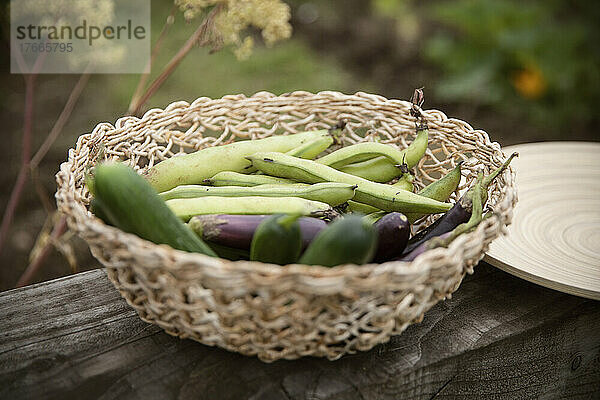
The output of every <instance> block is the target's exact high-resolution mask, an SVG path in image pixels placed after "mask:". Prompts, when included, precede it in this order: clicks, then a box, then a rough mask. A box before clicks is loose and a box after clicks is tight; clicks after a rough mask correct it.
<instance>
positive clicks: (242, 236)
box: [189, 214, 327, 250]
mask: <svg viewBox="0 0 600 400" xmlns="http://www.w3.org/2000/svg"><path fill="white" fill-rule="evenodd" d="M268 217H270V215H228V214H210V215H197V216H195V217H193V218H192V219H191V220H190V222H189V226H190V228H192V230H193V231H194V232H196V233H197V234H198V235H199V236H200V237H202V238H203V239H204V240H206V241H209V242H211V243H217V244H220V245H222V246H227V247H232V248H235V249H244V250H249V249H250V244H251V243H252V236H253V235H254V231H256V228H257V227H258V225H259V224H260V223H261V222H262V221H264V220H265V219H267V218H268ZM298 223H299V224H300V231H301V234H302V248H303V249H305V248H306V247H308V245H309V243H310V242H311V241H312V239H313V238H314V237H315V236H316V235H317V233H319V232H321V230H323V229H324V228H325V227H326V226H327V224H326V223H325V221H323V220H321V219H318V218H311V217H302V218H299V219H298Z"/></svg>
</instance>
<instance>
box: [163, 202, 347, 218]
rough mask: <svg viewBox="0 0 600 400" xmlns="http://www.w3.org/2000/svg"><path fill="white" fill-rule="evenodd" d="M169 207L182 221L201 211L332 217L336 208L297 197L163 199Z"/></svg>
mask: <svg viewBox="0 0 600 400" xmlns="http://www.w3.org/2000/svg"><path fill="white" fill-rule="evenodd" d="M166 203H167V205H168V206H169V208H170V209H171V210H172V211H173V212H174V213H175V215H177V216H178V217H179V218H181V219H182V220H184V221H189V220H190V218H192V217H193V216H195V215H205V214H300V215H305V216H312V217H327V218H333V217H335V216H336V215H337V212H335V211H334V210H333V208H331V206H330V205H329V204H326V203H322V202H320V201H314V200H306V199H301V198H299V197H262V196H248V197H222V196H211V197H197V198H193V199H173V200H167V202H166Z"/></svg>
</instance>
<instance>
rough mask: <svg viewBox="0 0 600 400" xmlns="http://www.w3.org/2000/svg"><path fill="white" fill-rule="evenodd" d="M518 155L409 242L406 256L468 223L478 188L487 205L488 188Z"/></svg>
mask: <svg viewBox="0 0 600 400" xmlns="http://www.w3.org/2000/svg"><path fill="white" fill-rule="evenodd" d="M517 155H518V153H513V154H512V155H511V156H510V157H509V158H508V159H507V160H506V161H505V162H504V164H502V166H501V167H500V168H498V169H496V170H495V171H494V172H492V173H491V174H490V175H489V176H487V177H486V178H483V179H482V180H481V182H478V183H475V185H473V187H471V189H469V190H468V191H467V192H466V193H465V194H464V195H463V196H462V197H461V198H460V200H458V201H457V202H456V204H454V206H453V207H452V209H451V210H449V211H448V212H447V213H445V214H444V215H442V216H441V217H440V218H438V219H437V220H436V221H435V222H434V223H433V224H431V225H429V226H428V227H427V228H425V229H423V230H422V231H420V232H418V233H417V234H416V235H415V236H413V237H412V238H411V239H410V240H409V241H408V246H406V249H405V250H404V254H408V253H410V252H411V251H413V250H414V249H415V248H417V247H418V246H420V245H421V244H423V243H425V242H426V241H428V240H429V239H431V238H433V237H436V236H440V235H441V234H443V233H446V232H450V231H451V230H453V229H454V228H456V227H457V226H458V225H460V224H462V223H464V222H467V221H468V220H469V218H471V212H472V208H473V196H474V192H475V191H476V187H477V186H479V189H478V190H480V191H481V202H482V204H485V202H486V201H487V188H488V186H489V185H490V183H491V182H492V181H493V180H494V179H495V178H496V177H497V176H498V175H499V174H500V173H501V172H502V171H504V170H505V169H506V168H507V167H508V165H509V164H510V162H511V161H512V159H513V158H514V157H516V156H517Z"/></svg>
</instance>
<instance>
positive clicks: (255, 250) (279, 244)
mask: <svg viewBox="0 0 600 400" xmlns="http://www.w3.org/2000/svg"><path fill="white" fill-rule="evenodd" d="M298 218H300V214H287V215H286V214H276V215H272V216H270V217H269V218H267V219H265V220H264V221H262V222H261V223H260V224H259V225H258V227H257V228H256V232H254V236H252V243H251V245H250V260H251V261H261V262H265V263H271V264H279V265H286V264H293V263H295V262H296V261H297V260H298V257H300V252H301V251H302V234H301V232H300V225H299V224H298Z"/></svg>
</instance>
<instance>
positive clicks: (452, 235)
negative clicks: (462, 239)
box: [399, 174, 491, 261]
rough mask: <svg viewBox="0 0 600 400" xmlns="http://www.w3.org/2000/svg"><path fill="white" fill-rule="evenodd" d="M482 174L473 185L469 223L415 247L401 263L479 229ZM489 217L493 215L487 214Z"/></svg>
mask: <svg viewBox="0 0 600 400" xmlns="http://www.w3.org/2000/svg"><path fill="white" fill-rule="evenodd" d="M481 180H482V174H479V176H478V177H477V182H476V183H475V185H473V196H472V200H473V206H472V210H471V217H470V218H469V220H468V221H467V222H463V223H462V224H460V225H458V226H457V227H456V228H454V229H453V230H451V231H450V232H445V233H442V234H441V235H439V236H436V237H433V238H431V239H429V240H427V241H425V242H423V243H421V244H420V245H419V246H417V247H415V248H414V249H413V250H411V251H410V252H408V253H406V254H404V255H403V256H402V257H400V258H399V260H400V261H413V260H414V259H415V258H417V257H418V256H419V255H421V254H423V253H424V252H425V251H427V250H430V249H434V248H436V247H448V245H449V244H450V243H451V242H452V241H453V240H454V239H456V238H457V237H458V236H459V235H461V234H463V233H465V232H468V231H471V230H473V229H475V228H476V227H477V225H478V224H479V223H480V222H481V221H482V220H483V202H482V199H481V198H482V197H483V195H482V187H481ZM487 215H488V216H489V215H491V213H489V214H487Z"/></svg>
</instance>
